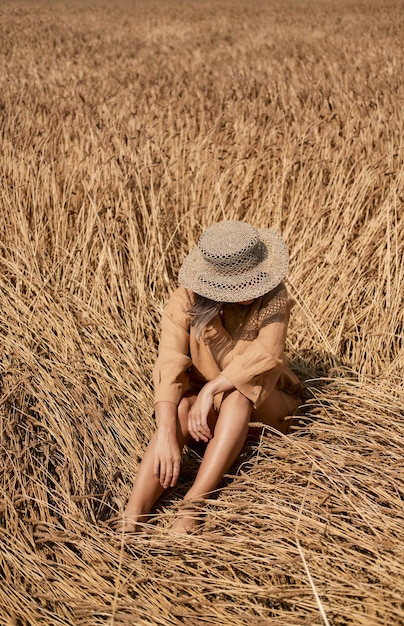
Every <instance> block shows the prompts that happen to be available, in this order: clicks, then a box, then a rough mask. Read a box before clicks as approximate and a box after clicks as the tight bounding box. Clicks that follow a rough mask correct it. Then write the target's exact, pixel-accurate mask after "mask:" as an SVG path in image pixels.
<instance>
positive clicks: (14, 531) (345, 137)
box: [0, 0, 404, 626]
mask: <svg viewBox="0 0 404 626" xmlns="http://www.w3.org/2000/svg"><path fill="white" fill-rule="evenodd" d="M403 26H404V6H403V4H402V2H401V1H399V0H391V1H389V2H387V1H384V0H381V1H380V2H378V1H377V0H369V1H368V2H360V1H359V0H352V1H351V2H348V1H345V0H343V1H342V2H339V3H336V2H332V0H301V1H298V0H285V1H284V2H282V1H281V0H271V1H270V0H268V1H267V2H265V1H263V0H262V1H260V0H251V1H248V0H217V1H216V0H209V1H208V0H207V1H205V0H201V1H197V0H184V1H182V2H180V1H177V0H166V1H164V0H149V1H147V0H144V1H143V2H141V1H138V0H133V1H129V0H118V1H117V2H109V3H107V2H101V1H97V0H94V1H93V0H87V1H86V2H79V1H76V2H74V1H72V0H67V1H66V2H62V1H57V0H55V1H53V2H51V0H47V1H46V0H44V1H39V0H38V1H37V0H32V1H31V2H28V1H27V2H21V1H19V0H16V1H12V2H11V1H7V0H5V1H3V2H2V3H1V5H0V120H1V122H0V124H1V127H0V142H1V146H0V147H1V160H0V178H1V186H0V229H1V238H0V246H1V252H0V296H1V325H0V341H1V344H0V345H1V351H0V373H1V390H0V411H1V413H0V419H1V421H0V446H1V465H0V471H1V474H0V476H1V480H0V489H1V497H0V507H1V509H0V533H1V535H0V537H1V546H0V547H1V552H0V580H1V584H0V624H1V626H37V625H38V626H40V625H49V626H61V625H74V626H101V625H109V626H121V625H125V624H131V625H141V626H149V625H152V626H175V625H177V624H185V625H187V626H197V625H198V626H199V625H200V624H206V625H209V626H214V625H217V626H264V625H267V624H271V625H273V626H300V625H302V626H303V625H309V624H310V625H313V626H314V625H321V624H325V625H332V626H345V625H353V626H376V625H377V626H398V625H400V624H403V623H404V603H403V597H404V542H403V535H404V523H403V520H404V515H403V508H404V507H403V493H404V489H403V482H404V476H403V449H404V428H403V421H404V413H403V407H404V385H403V370H404V355H403V310H404V306H403V305H404V302H403V301H404V298H403V273H404V261H403V249H404V210H403V209H404V206H403V205H404V184H403V183H404V167H403V162H404V159H403V154H404V153H403V139H404V132H403V131H404V117H403V113H402V112H403V97H404V87H403V79H402V77H403V75H404V72H403V70H404V64H403V58H404V50H403V47H402V42H401V37H402V33H403ZM220 219H244V220H246V221H248V222H251V223H253V224H254V225H256V226H258V227H267V226H273V227H274V228H275V229H276V230H278V231H279V232H281V233H282V235H283V236H284V238H285V239H286V241H287V243H288V246H289V250H290V261H291V262H290V275H289V280H288V286H289V290H290V292H291V294H292V295H293V297H294V298H295V300H296V306H295V308H294V309H293V313H292V319H291V324H290V332H289V336H288V342H287V350H288V354H289V356H290V362H291V366H292V368H293V369H294V370H295V371H296V372H297V373H298V375H299V376H300V377H301V379H302V380H303V381H305V386H306V395H305V405H304V415H303V416H302V417H301V418H300V419H299V420H297V421H296V423H295V424H294V429H293V433H292V434H291V435H289V436H287V437H285V436H283V435H278V434H276V433H275V432H270V431H269V429H267V430H266V431H265V432H264V433H263V435H262V437H261V439H260V440H259V441H255V442H250V443H249V444H248V445H246V447H245V450H244V451H243V454H242V457H241V459H240V462H239V463H238V465H237V466H235V467H233V468H232V471H231V473H230V474H229V475H228V476H227V477H226V478H225V480H224V481H223V483H222V485H221V488H220V489H219V490H218V491H217V493H216V494H214V496H212V498H211V499H210V500H209V503H208V506H207V514H206V518H205V522H204V524H203V526H202V528H201V531H200V533H199V534H198V535H196V536H189V537H181V536H173V535H172V534H171V533H170V525H171V523H172V520H173V519H174V516H175V511H176V506H177V503H178V501H179V499H180V498H181V495H182V494H183V493H184V492H185V490H186V487H187V483H188V482H189V481H190V480H192V476H193V475H194V473H195V471H196V469H197V466H198V454H197V453H196V452H195V451H194V450H189V451H187V452H186V456H187V457H188V461H189V464H188V466H187V469H186V470H185V471H184V472H183V474H182V477H181V480H180V484H179V485H178V486H177V487H176V488H175V489H173V490H171V492H170V493H169V494H167V497H165V498H163V499H162V500H161V501H160V502H159V503H158V504H157V505H156V507H155V509H154V510H153V517H152V519H151V520H150V533H148V534H147V535H145V536H140V537H139V538H137V539H136V540H133V541H130V542H129V544H128V545H124V544H123V542H122V541H121V538H120V537H119V536H118V537H116V536H115V535H114V533H113V531H112V530H111V529H110V527H109V525H108V520H109V519H110V518H111V517H113V516H115V515H117V514H119V512H120V511H122V508H123V506H124V504H125V501H126V498H127V497H128V495H129V491H130V488H131V483H132V479H133V476H134V475H135V473H136V469H137V466H138V463H139V459H140V457H141V455H142V451H143V450H144V447H145V445H146V442H147V439H148V437H149V436H150V433H151V432H152V429H153V417H152V409H153V390H152V387H151V382H150V379H151V369H152V366H153V361H154V358H155V355H156V348H157V342H158V335H159V319H160V315H161V311H162V307H163V305H164V302H165V301H166V299H167V297H168V294H169V293H170V292H171V290H172V289H173V288H174V287H175V285H176V275H177V271H178V268H179V265H180V263H181V261H182V259H183V258H184V256H185V254H186V253H187V251H188V250H189V249H190V248H191V247H193V246H194V245H195V243H196V241H197V238H198V236H199V234H200V233H201V231H202V230H203V228H205V227H206V226H208V225H210V224H211V223H213V222H215V221H217V220H220Z"/></svg>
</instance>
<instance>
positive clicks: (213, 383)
mask: <svg viewBox="0 0 404 626" xmlns="http://www.w3.org/2000/svg"><path fill="white" fill-rule="evenodd" d="M204 389H205V391H207V392H209V393H211V394H212V395H213V396H215V395H216V394H217V393H223V392H224V391H233V389H235V387H234V385H233V383H232V382H230V380H229V379H228V378H226V376H223V374H219V375H218V376H216V377H215V378H213V379H212V380H210V381H209V382H207V383H206V385H204Z"/></svg>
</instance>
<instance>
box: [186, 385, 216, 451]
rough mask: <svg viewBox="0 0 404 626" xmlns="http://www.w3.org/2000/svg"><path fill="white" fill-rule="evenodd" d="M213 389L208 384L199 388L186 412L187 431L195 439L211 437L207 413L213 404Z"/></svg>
mask: <svg viewBox="0 0 404 626" xmlns="http://www.w3.org/2000/svg"><path fill="white" fill-rule="evenodd" d="M213 397H214V394H213V391H212V390H211V387H210V386H209V385H205V386H204V387H202V389H201V390H200V392H199V394H198V397H197V399H196V400H195V402H194V404H193V406H192V407H191V410H190V411H189V413H188V431H189V433H190V435H191V436H192V437H193V438H194V439H195V441H199V440H200V439H201V440H202V441H205V443H207V442H208V441H209V439H212V433H211V432H210V428H209V426H208V415H209V412H210V410H211V408H212V406H213Z"/></svg>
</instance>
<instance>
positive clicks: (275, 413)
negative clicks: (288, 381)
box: [251, 389, 301, 434]
mask: <svg viewBox="0 0 404 626" xmlns="http://www.w3.org/2000/svg"><path fill="white" fill-rule="evenodd" d="M300 403H301V402H300V399H297V398H295V397H294V396H289V395H288V394H286V393H285V392H284V391H279V390H278V389H274V390H273V392H272V393H271V395H270V396H269V398H267V400H265V402H263V403H262V404H261V405H260V406H259V408H258V409H253V412H252V415H251V421H253V422H254V421H257V422H262V423H263V424H267V425H268V426H272V427H273V428H276V429H277V430H279V431H280V432H281V433H284V434H286V433H288V432H289V425H290V424H289V420H285V417H288V416H289V415H292V414H293V413H294V411H296V409H297V408H298V406H299V404H300Z"/></svg>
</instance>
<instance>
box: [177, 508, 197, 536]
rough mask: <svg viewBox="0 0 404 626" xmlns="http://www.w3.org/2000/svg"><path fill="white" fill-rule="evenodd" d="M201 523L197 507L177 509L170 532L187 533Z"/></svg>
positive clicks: (193, 530)
mask: <svg viewBox="0 0 404 626" xmlns="http://www.w3.org/2000/svg"><path fill="white" fill-rule="evenodd" d="M200 523H201V512H200V511H199V510H198V508H194V507H192V506H189V507H187V508H185V507H184V508H182V509H180V510H179V511H178V517H177V519H176V520H175V522H174V524H173V525H172V527H171V530H172V532H174V533H177V534H179V535H188V534H191V533H193V532H195V530H197V528H198V527H199V525H200Z"/></svg>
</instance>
